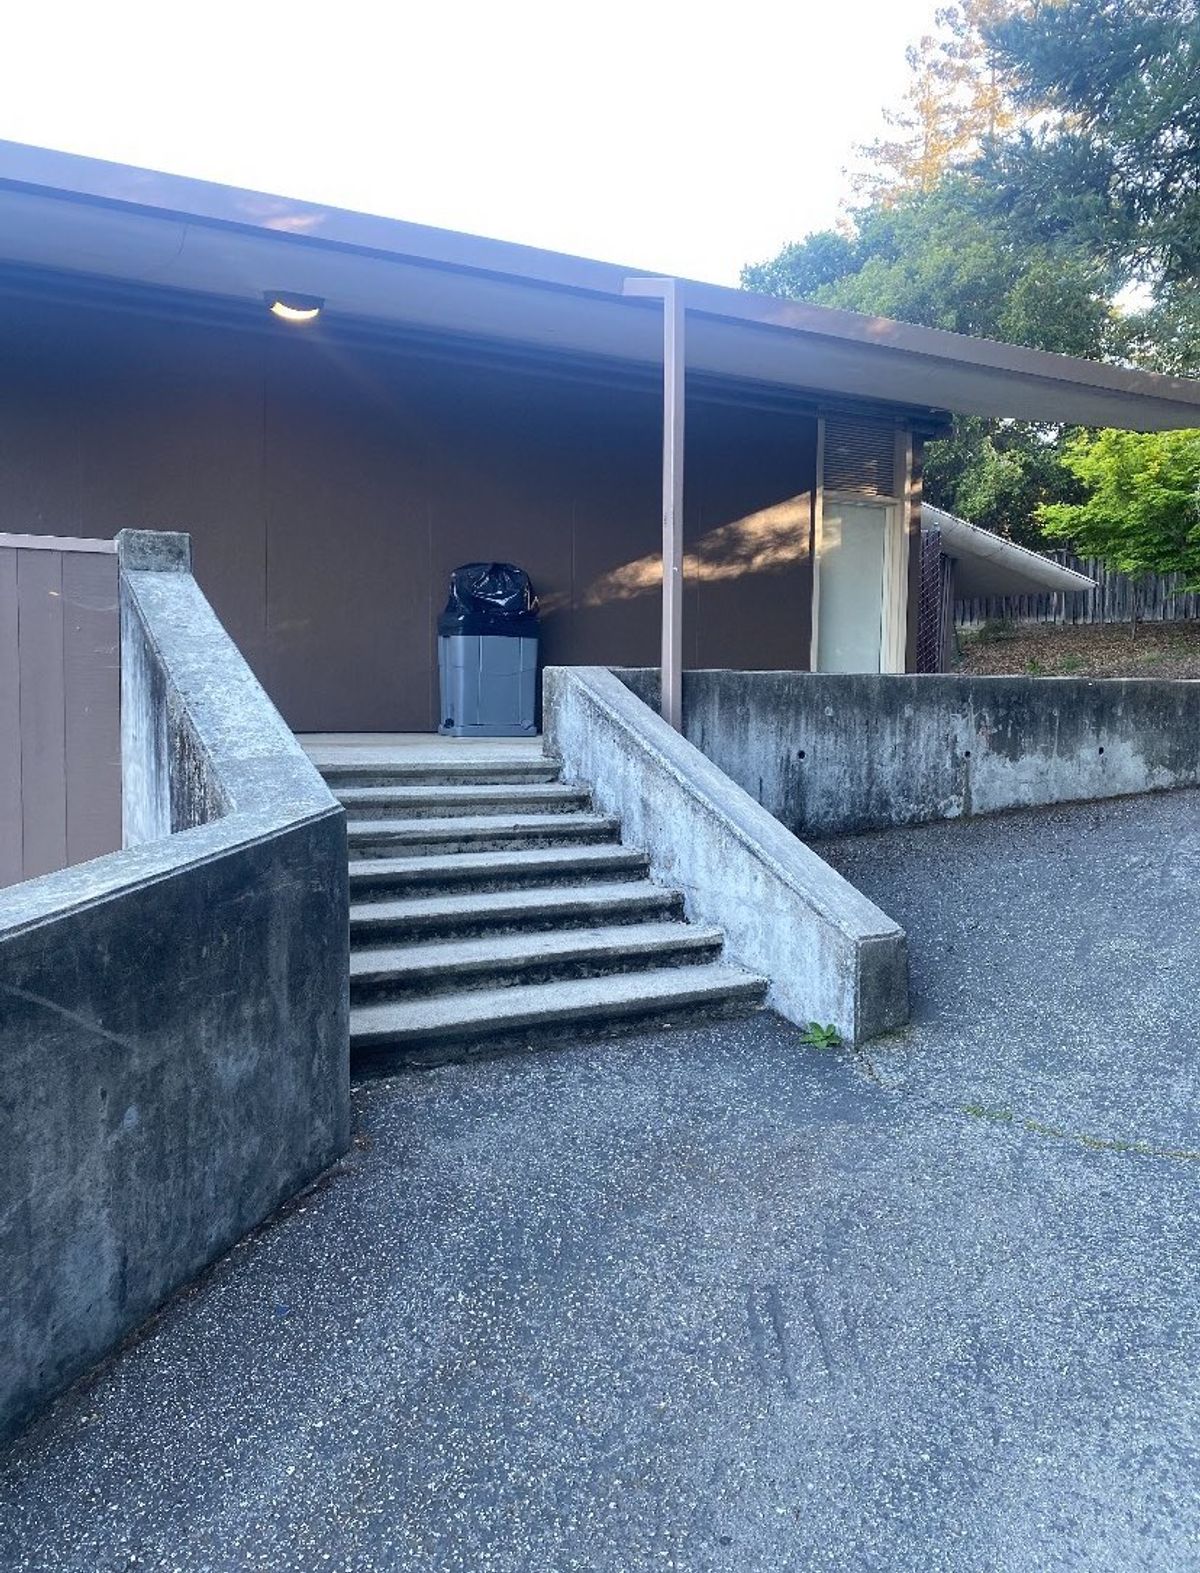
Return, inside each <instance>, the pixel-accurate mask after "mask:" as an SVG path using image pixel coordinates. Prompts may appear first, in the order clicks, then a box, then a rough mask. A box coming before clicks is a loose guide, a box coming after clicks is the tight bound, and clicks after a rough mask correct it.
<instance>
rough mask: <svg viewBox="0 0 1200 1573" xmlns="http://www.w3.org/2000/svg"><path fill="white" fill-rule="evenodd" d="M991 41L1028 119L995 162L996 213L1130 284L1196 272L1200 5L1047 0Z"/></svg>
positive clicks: (996, 24)
mask: <svg viewBox="0 0 1200 1573" xmlns="http://www.w3.org/2000/svg"><path fill="white" fill-rule="evenodd" d="M983 32H984V36H985V39H986V42H987V44H988V46H989V47H990V49H991V50H992V51H993V52H994V55H993V58H994V59H995V61H996V63H997V68H998V70H999V71H1000V72H1001V74H1002V76H1003V79H1004V81H1005V83H1006V86H1007V89H1008V91H1009V92H1010V93H1011V95H1012V98H1013V100H1014V102H1015V103H1016V104H1017V105H1018V106H1019V107H1021V108H1022V109H1023V110H1024V111H1025V114H1026V116H1027V118H1029V123H1028V124H1027V125H1026V126H1025V128H1024V129H1022V130H1020V131H1018V132H1015V133H1013V134H1011V135H1009V136H1006V137H1003V138H1000V139H997V140H996V141H995V142H994V143H993V144H991V145H990V146H989V147H988V148H987V150H986V151H985V155H984V159H983V163H982V166H981V172H982V174H983V177H984V181H985V184H986V186H987V188H988V190H989V191H990V192H991V193H992V198H993V201H994V204H995V206H996V209H997V210H998V211H999V212H1001V213H1004V214H1006V215H1007V216H1008V217H1009V218H1010V220H1011V221H1013V222H1014V223H1015V224H1016V225H1017V226H1018V227H1019V228H1020V230H1021V231H1022V232H1023V233H1026V234H1029V235H1031V236H1035V237H1037V238H1038V239H1040V240H1042V241H1047V240H1049V241H1054V240H1060V239H1062V238H1063V237H1069V238H1070V239H1071V240H1072V241H1073V242H1076V243H1079V242H1084V243H1086V244H1087V245H1089V246H1090V247H1092V248H1093V249H1095V250H1096V251H1098V252H1101V253H1103V254H1104V255H1106V256H1107V257H1108V258H1109V259H1110V260H1111V261H1113V262H1115V263H1116V264H1118V265H1119V266H1120V267H1121V268H1123V269H1126V270H1127V271H1128V273H1129V275H1130V276H1131V277H1135V278H1143V279H1146V280H1149V281H1151V282H1154V281H1158V280H1166V281H1173V280H1189V279H1193V278H1194V277H1195V276H1196V275H1197V274H1198V273H1200V0H1039V3H1036V4H1034V5H1032V6H1031V7H1029V8H1027V9H1025V10H1022V11H1019V12H1017V13H1014V14H1012V15H1009V16H1002V17H998V18H994V19H992V20H990V21H988V22H987V23H985V24H984V27H983Z"/></svg>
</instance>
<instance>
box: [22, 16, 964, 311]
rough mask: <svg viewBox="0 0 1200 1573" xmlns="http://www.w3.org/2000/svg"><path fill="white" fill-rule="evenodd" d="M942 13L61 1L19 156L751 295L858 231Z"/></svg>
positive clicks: (31, 37)
mask: <svg viewBox="0 0 1200 1573" xmlns="http://www.w3.org/2000/svg"><path fill="white" fill-rule="evenodd" d="M935 3H936V0H928V3H926V0H833V3H832V4H830V3H829V0H822V3H821V4H813V3H810V0H790V3H789V0H737V3H729V0H721V3H719V4H718V3H710V4H705V0H693V3H691V4H687V3H678V0H641V3H640V4H639V3H636V0H633V3H631V0H605V3H603V4H594V3H590V0H588V3H583V0H576V3H569V0H563V3H560V4H557V5H555V4H546V3H542V0H496V3H493V4H490V5H489V4H480V3H478V0H459V3H453V0H449V3H447V0H442V3H440V4H439V3H438V0H422V3H412V0H395V3H392V4H384V3H377V4H365V3H362V0H341V3H338V4H328V3H327V4H325V5H321V6H317V5H311V4H308V3H306V0H292V3H289V4H286V5H282V4H276V3H274V0H240V3H237V4H229V3H227V0H199V3H192V4H185V3H183V0H155V3H152V4H147V3H144V0H108V3H106V4H104V3H97V0H88V3H87V4H79V3H76V0H70V3H65V4H64V3H61V0H41V3H40V4H28V5H17V4H14V5H11V6H10V7H8V8H7V9H6V14H5V18H4V45H3V51H2V53H0V138H6V139H9V140H12V141H16V142H32V143H37V144H40V145H41V146H44V147H53V148H59V149H62V150H64V151H67V152H72V153H89V154H92V155H94V156H95V157H98V158H110V159H116V160H118V161H120V162H122V163H128V164H140V165H145V166H147V167H149V168H152V169H159V170H165V171H168V172H170V173H172V174H180V175H196V176H200V177H203V178H205V179H209V180H217V181H221V182H224V183H226V184H229V185H236V186H247V187H254V188H258V189H260V190H264V191H272V192H278V193H282V194H284V195H287V196H292V197H303V198H307V199H309V200H312V201H317V202H327V203H331V204H336V205H338V206H340V207H347V208H355V209H359V210H361V211H365V212H371V213H382V214H387V215H390V216H392V217H396V218H405V219H411V220H414V221H416V222H418V223H424V224H437V225H443V226H445V227H447V228H449V229H460V230H467V231H470V232H472V233H475V234H481V235H491V236H495V237H498V238H500V239H504V240H516V241H524V242H526V243H528V244H531V245H539V246H547V247H550V248H552V249H553V250H557V251H568V252H574V253H576V254H579V255H582V256H588V257H597V258H601V259H604V260H606V261H612V262H619V263H626V264H628V265H630V266H634V267H646V268H653V269H659V270H661V271H663V272H665V273H675V274H680V275H682V276H685V277H690V278H697V279H705V280H710V281H712V282H715V283H724V284H733V283H736V282H737V276H738V270H739V268H740V267H741V265H742V263H744V262H748V261H757V260H759V259H761V258H764V257H767V256H770V255H772V254H773V253H774V252H776V251H777V250H778V249H779V248H780V246H782V245H783V244H784V243H785V242H787V241H789V240H793V239H798V238H800V237H801V236H802V235H803V234H804V233H806V232H807V231H808V230H810V229H814V228H820V227H822V226H825V225H827V224H829V223H831V222H833V220H834V219H835V218H836V217H837V214H838V205H839V201H840V199H841V197H842V196H843V194H844V192H845V189H846V186H845V176H844V170H845V167H846V165H847V163H848V162H850V160H851V158H852V147H853V144H854V143H856V142H861V141H866V140H869V139H870V138H871V137H873V136H875V135H876V134H878V132H879V131H880V129H881V125H882V123H881V119H880V113H881V110H882V109H883V107H884V106H886V105H889V104H895V103H896V102H897V100H898V98H899V95H900V93H901V92H902V91H903V87H904V81H905V67H904V49H905V46H906V44H908V43H910V42H914V41H915V40H916V38H917V37H918V36H919V35H920V34H921V33H922V32H923V31H925V30H927V29H928V28H929V26H930V25H931V22H932V16H933V11H934V8H935Z"/></svg>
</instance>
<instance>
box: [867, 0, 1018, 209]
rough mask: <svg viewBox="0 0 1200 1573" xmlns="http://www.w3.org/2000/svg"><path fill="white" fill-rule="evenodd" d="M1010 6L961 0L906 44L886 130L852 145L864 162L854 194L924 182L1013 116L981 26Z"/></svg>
mask: <svg viewBox="0 0 1200 1573" xmlns="http://www.w3.org/2000/svg"><path fill="white" fill-rule="evenodd" d="M1011 8H1012V3H1011V0H961V3H959V4H957V5H949V6H943V7H941V9H939V10H938V11H937V12H936V13H935V31H934V32H932V33H927V34H926V35H925V36H924V37H923V38H922V39H921V40H920V42H919V43H917V44H914V45H912V46H911V47H910V48H909V49H908V50H907V52H906V56H905V58H906V61H907V65H908V72H909V83H908V87H907V89H906V90H905V94H904V102H903V107H902V108H900V109H898V110H889V111H886V112H885V114H884V119H885V121H886V123H887V125H888V129H889V131H890V132H891V133H892V135H891V136H889V137H883V138H881V139H880V140H878V141H876V142H872V143H870V144H868V145H867V146H865V147H863V148H860V149H859V152H860V154H861V156H862V157H863V159H864V160H865V164H866V167H865V169H864V170H863V171H862V172H860V173H859V175H858V176H857V177H856V178H855V181H854V184H855V187H856V189H857V191H858V194H859V196H860V198H861V199H862V200H864V201H865V202H880V203H884V204H887V203H889V202H892V201H894V200H895V199H896V197H897V195H899V194H900V193H901V192H904V191H912V190H916V191H929V190H931V189H932V187H933V186H934V185H935V184H936V183H937V181H938V180H939V179H940V178H941V177H942V175H944V174H945V173H946V172H947V170H950V169H952V168H954V167H956V166H958V165H961V164H962V163H963V162H964V161H965V160H966V159H968V158H970V157H973V156H974V155H975V154H977V153H978V152H979V151H980V149H981V148H982V147H983V146H984V145H985V144H986V143H987V142H990V141H991V140H992V139H993V138H994V137H996V136H997V135H998V134H999V133H1000V132H1002V131H1004V130H1007V128H1008V127H1009V126H1010V125H1011V124H1012V123H1013V116H1014V109H1013V106H1012V103H1011V101H1010V98H1009V95H1008V92H1007V90H1006V84H1005V82H1004V79H1003V77H1002V75H1001V73H1000V71H999V69H998V67H997V65H996V62H995V54H994V50H993V48H992V45H991V41H990V31H989V30H990V29H991V28H992V27H993V26H994V25H996V24H997V23H998V22H1000V21H1001V20H1002V19H1003V18H1004V17H1006V16H1007V15H1008V14H1009V12H1010V10H1011Z"/></svg>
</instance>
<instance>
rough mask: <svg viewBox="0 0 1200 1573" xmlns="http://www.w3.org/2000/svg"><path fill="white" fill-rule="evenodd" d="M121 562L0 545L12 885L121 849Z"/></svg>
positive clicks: (0, 875) (3, 848)
mask: <svg viewBox="0 0 1200 1573" xmlns="http://www.w3.org/2000/svg"><path fill="white" fill-rule="evenodd" d="M118 646H119V636H118V613H117V559H116V556H115V554H114V553H113V552H111V551H107V552H95V551H87V550H82V551H80V550H71V551H62V550H55V549H53V548H50V547H49V546H38V547H17V546H15V545H6V544H5V541H4V538H3V537H0V885H9V884H14V883H15V882H16V881H18V880H21V879H30V878H32V877H33V876H34V875H36V874H48V873H52V872H53V871H54V870H55V869H60V868H65V867H66V866H67V865H68V864H71V863H80V862H83V861H85V860H86V859H87V858H91V857H97V856H99V855H100V854H102V853H104V852H112V851H115V850H116V848H117V847H118V846H120V842H121V775H120V681H119V674H118Z"/></svg>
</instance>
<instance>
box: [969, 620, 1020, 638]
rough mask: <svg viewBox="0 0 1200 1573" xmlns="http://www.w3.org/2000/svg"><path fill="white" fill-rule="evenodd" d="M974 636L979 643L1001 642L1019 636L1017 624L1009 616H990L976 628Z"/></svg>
mask: <svg viewBox="0 0 1200 1573" xmlns="http://www.w3.org/2000/svg"><path fill="white" fill-rule="evenodd" d="M974 637H975V642H976V643H977V644H1000V643H1001V642H1002V641H1003V640H1005V639H1015V638H1016V637H1017V625H1016V624H1015V623H1014V622H1012V620H1011V619H1010V618H1007V617H989V618H988V620H987V621H986V622H985V623H981V624H980V626H979V627H978V628H977V629H976V630H975V635H974Z"/></svg>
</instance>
